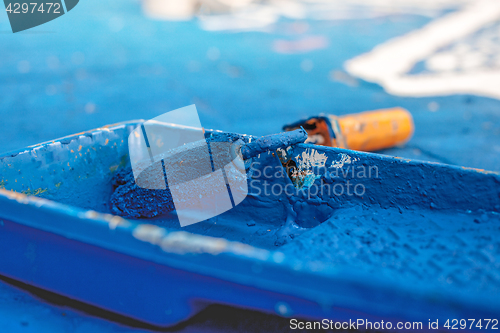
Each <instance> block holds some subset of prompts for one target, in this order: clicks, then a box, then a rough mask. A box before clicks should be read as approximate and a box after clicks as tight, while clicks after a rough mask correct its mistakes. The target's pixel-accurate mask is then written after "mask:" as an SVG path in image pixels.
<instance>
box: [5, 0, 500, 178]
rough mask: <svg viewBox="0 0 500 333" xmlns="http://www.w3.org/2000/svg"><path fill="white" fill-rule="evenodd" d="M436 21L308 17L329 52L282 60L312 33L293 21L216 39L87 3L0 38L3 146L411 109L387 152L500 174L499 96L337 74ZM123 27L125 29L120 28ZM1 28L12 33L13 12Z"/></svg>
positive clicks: (254, 130)
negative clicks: (23, 69)
mask: <svg viewBox="0 0 500 333" xmlns="http://www.w3.org/2000/svg"><path fill="white" fill-rule="evenodd" d="M96 8H99V10H96ZM428 21H429V19H428V18H424V17H420V16H408V15H407V16H395V17H391V18H390V19H378V20H352V21H345V22H341V23H339V22H334V23H331V22H308V24H309V26H310V28H309V31H307V33H306V35H322V36H324V37H325V38H326V39H327V40H328V41H329V47H328V48H326V49H323V50H317V51H314V52H310V53H306V54H295V55H284V54H278V53H275V52H273V51H272V43H273V41H275V40H276V39H287V40H294V39H297V38H302V36H303V35H296V34H294V33H293V32H292V29H291V27H292V23H293V22H291V21H287V20H282V21H280V22H279V23H277V24H276V26H275V27H274V30H273V32H272V33H261V32H248V33H238V34H228V33H221V32H220V33H212V32H205V31H201V30H200V29H199V27H198V25H197V23H196V22H160V21H153V20H148V19H146V18H145V17H144V16H143V15H142V14H141V8H140V3H139V2H137V1H132V0H130V1H123V0H119V1H118V0H113V1H104V2H103V1H96V0H88V1H85V2H81V3H79V5H78V6H77V7H75V10H72V11H71V12H70V13H68V15H64V16H62V17H61V18H59V19H57V20H54V21H53V22H50V23H48V24H45V25H43V27H39V28H36V29H35V30H33V31H32V32H29V31H27V32H25V33H20V34H12V33H10V32H9V33H4V34H2V45H1V46H0V47H1V50H2V54H3V61H2V63H1V64H0V78H1V80H0V90H1V91H2V98H1V99H0V115H1V116H2V120H3V121H2V123H1V124H0V126H1V127H0V135H1V137H0V138H1V139H2V147H1V150H3V151H9V150H13V149H20V148H22V147H25V146H27V145H32V144H36V143H39V142H43V141H46V140H51V139H53V138H55V137H61V136H64V135H70V134H72V133H77V132H80V131H85V130H88V129H89V128H96V127H99V126H103V125H105V124H110V123H116V122H120V121H124V120H129V119H138V118H143V119H151V118H153V117H155V116H158V115H160V114H162V113H164V112H166V111H169V110H173V109H176V108H179V107H182V106H185V105H189V104H192V103H195V104H196V105H197V108H198V111H199V113H200V118H201V122H202V124H204V126H206V127H207V128H216V129H221V130H224V131H229V132H236V133H247V134H253V135H266V134H271V133H277V132H279V131H280V130H281V128H282V126H283V125H284V124H288V123H291V122H293V121H296V120H298V119H302V118H305V117H307V116H313V115H318V114H319V113H321V112H326V113H336V114H347V113H353V112H359V111H364V110H372V109H377V108H386V107H394V106H402V107H405V108H407V109H408V110H410V112H411V113H412V115H413V117H414V119H415V127H416V132H415V136H414V138H413V140H412V141H411V142H410V143H409V144H408V145H407V148H406V149H401V148H398V149H394V150H388V151H387V153H389V154H394V155H397V156H403V157H408V158H418V159H422V160H433V161H440V162H445V163H451V164H456V165H463V166H469V167H476V168H482V169H487V170H499V168H498V165H500V163H499V162H500V160H499V157H498V156H499V154H498V151H497V150H498V149H499V148H498V146H500V139H499V134H500V129H499V127H498V124H500V121H499V120H500V119H499V114H498V112H497V110H498V108H499V107H500V102H498V101H497V100H493V99H488V98H480V97H475V96H449V97H436V98H401V97H394V96H391V95H389V94H387V93H385V92H384V91H383V90H382V89H381V88H380V87H378V86H376V85H373V84H368V83H364V82H358V81H356V80H354V83H353V84H354V86H349V85H346V84H345V83H343V82H338V81H332V80H331V79H330V72H331V71H334V70H342V66H343V63H344V61H346V60H348V59H350V58H352V57H354V56H356V55H359V54H361V53H363V52H367V51H369V50H370V49H372V48H373V47H374V46H376V45H378V44H380V43H381V42H383V41H386V40H388V39H389V38H392V37H395V36H398V35H402V34H405V33H407V32H409V31H411V30H413V29H415V28H418V27H421V26H423V25H425V24H426V23H428ZM117 24H118V26H120V25H121V24H122V25H123V28H122V29H121V30H120V31H118V32H115V30H116V25H117ZM0 30H1V31H4V32H7V31H9V30H10V28H9V26H8V21H7V17H6V15H5V13H4V12H2V13H0ZM44 32H46V33H44ZM211 47H217V48H218V49H219V50H220V53H221V56H220V58H219V59H218V60H216V61H211V60H209V59H208V58H207V51H208V50H209V48H211ZM54 57H56V58H57V59H58V60H59V65H57V61H55V60H54V59H55V58H54ZM304 59H309V60H311V61H312V62H313V63H314V68H313V69H312V70H311V71H310V72H303V71H302V70H301V69H300V63H301V62H302V61H303V60H304ZM21 61H28V62H29V64H30V68H31V70H30V72H28V73H20V72H19V70H18V67H19V62H21ZM54 61H55V64H54ZM430 102H437V103H438V104H439V110H438V111H437V112H430V111H429V108H428V104H429V103H430ZM49 119H50V121H49ZM40 124H43V126H41V125H40Z"/></svg>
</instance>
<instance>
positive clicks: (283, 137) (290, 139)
mask: <svg viewBox="0 0 500 333" xmlns="http://www.w3.org/2000/svg"><path fill="white" fill-rule="evenodd" d="M306 139H307V133H306V131H305V130H304V129H303V128H301V129H297V130H294V131H290V132H284V133H279V134H272V135H267V136H263V137H261V138H256V139H254V140H253V141H252V142H250V143H247V144H246V145H244V146H243V147H241V154H242V156H243V158H244V159H249V158H252V157H255V156H257V155H259V154H262V153H265V152H268V151H275V150H277V149H280V148H281V149H284V148H287V147H290V146H292V145H294V144H297V143H302V142H304V141H306Z"/></svg>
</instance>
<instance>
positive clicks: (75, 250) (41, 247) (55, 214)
mask: <svg viewBox="0 0 500 333" xmlns="http://www.w3.org/2000/svg"><path fill="white" fill-rule="evenodd" d="M135 125H136V123H130V124H120V125H116V126H113V127H109V128H105V129H102V130H95V131H91V132H87V133H83V134H81V135H77V136H74V137H68V138H65V139H62V140H58V141H55V142H54V143H52V142H49V143H46V144H41V145H39V146H35V147H32V148H29V149H27V150H22V151H19V152H16V153H13V154H9V155H4V156H3V157H0V175H1V180H0V181H1V184H2V187H4V188H5V189H6V190H7V191H2V192H1V193H0V219H1V220H2V221H3V226H1V227H0V228H2V230H3V232H2V233H0V238H1V239H0V250H1V251H2V253H4V254H5V255H4V256H2V257H0V271H1V273H2V274H3V275H7V276H10V277H13V278H16V279H19V280H21V281H24V282H27V283H30V284H33V285H35V286H39V287H43V288H47V289H49V290H53V291H56V292H58V293H61V294H63V295H66V296H69V297H72V298H75V299H77V300H81V301H84V302H88V303H91V304H96V305H98V306H100V307H103V308H105V309H108V310H111V311H114V312H117V313H120V314H123V315H127V316H131V317H133V318H137V319H140V320H143V321H146V322H149V323H153V324H156V325H172V324H174V323H176V322H179V321H180V320H184V319H186V318H188V317H189V316H192V315H193V314H194V313H196V312H197V311H199V310H200V309H201V308H203V307H204V306H206V305H207V304H210V303H224V304H230V305H233V306H239V307H244V308H253V309H259V310H261V311H264V312H268V313H276V305H277V304H283V303H286V304H287V305H288V307H289V308H290V309H291V311H292V312H293V314H294V316H306V317H310V318H318V319H322V318H332V319H338V320H343V319H355V318H357V317H358V316H362V317H363V318H364V317H365V315H366V316H367V317H368V318H375V317H378V318H384V319H394V318H397V319H405V320H422V321H424V322H426V321H427V319H428V318H439V319H444V318H465V317H467V318H479V317H483V318H485V317H496V316H498V309H499V308H500V304H499V302H500V300H499V298H498V297H497V295H498V294H499V292H500V290H499V289H498V288H499V287H498V286H499V285H500V283H496V282H495V281H497V279H498V277H499V276H500V274H499V273H498V272H499V271H500V267H499V266H498V262H500V258H499V253H500V252H499V251H498V244H497V242H496V239H498V236H499V233H500V229H499V228H498V225H499V210H500V197H499V195H500V187H499V186H498V185H499V184H500V176H499V175H498V174H497V173H493V172H484V171H479V170H474V169H467V168H459V167H451V166H447V165H442V164H431V163H425V162H418V161H409V160H404V159H398V158H391V157H388V156H383V155H377V154H368V153H362V152H353V151H348V150H342V149H336V148H328V147H320V146H313V145H309V144H297V145H295V146H294V147H292V148H291V149H289V150H288V153H289V156H291V157H290V159H291V160H294V162H295V163H296V164H297V165H300V162H301V161H300V158H298V157H299V156H312V157H314V156H316V157H315V158H316V160H315V161H313V162H314V163H311V165H313V166H312V167H311V170H312V172H313V173H314V174H315V175H317V176H319V177H318V178H317V179H316V181H315V183H314V184H312V185H311V186H310V187H309V189H312V188H314V186H316V185H318V184H321V182H323V185H322V186H325V184H343V185H344V186H346V185H347V182H352V183H355V182H362V183H363V184H364V186H365V188H366V192H365V193H364V194H363V195H362V196H357V195H352V196H348V195H344V196H336V195H331V194H327V193H318V194H317V195H310V196H309V195H307V192H304V191H299V192H297V194H296V195H293V196H287V195H285V194H281V195H275V194H272V193H269V194H266V193H265V192H263V190H264V188H265V186H264V181H265V180H268V181H269V184H267V185H268V186H272V185H274V184H281V185H282V186H286V185H287V184H289V185H291V186H292V187H293V188H295V189H297V188H296V187H295V186H294V185H293V183H292V181H291V179H290V178H289V176H288V175H287V173H286V172H284V171H283V170H284V169H283V166H282V164H281V161H280V159H279V158H278V156H277V155H276V154H273V153H271V152H269V153H263V154H261V155H260V156H257V157H254V158H252V162H259V163H260V164H257V165H260V166H271V167H275V168H276V170H281V175H282V176H280V175H279V174H274V176H273V177H271V178H266V177H264V174H263V172H264V170H263V169H262V168H260V169H259V167H255V168H253V170H251V172H250V171H249V172H250V174H249V175H250V176H251V177H252V178H251V180H258V181H260V182H258V183H257V185H256V186H255V187H253V188H252V187H251V192H250V194H249V196H248V197H247V199H245V201H243V202H242V203H241V204H240V205H239V206H237V207H236V208H235V209H233V210H231V211H228V212H226V213H224V214H222V215H221V216H219V217H217V218H214V219H211V220H208V221H204V222H201V223H198V224H195V225H192V226H189V227H186V228H184V229H183V230H182V231H178V229H179V227H178V226H177V224H176V219H175V216H169V215H168V214H167V215H163V216H158V217H156V218H154V219H141V220H135V221H131V220H124V219H121V218H119V217H116V216H112V215H106V214H105V213H107V212H109V206H108V205H107V203H108V200H109V197H110V196H111V193H112V191H113V184H112V178H113V175H115V174H116V172H118V170H120V168H123V167H126V164H127V163H126V161H127V158H126V157H127V147H126V138H127V136H128V134H129V133H130V132H131V130H132V129H133V128H134V126H135ZM213 134H214V135H216V136H219V138H221V137H224V136H226V137H227V138H234V137H236V136H237V135H234V134H231V135H226V134H225V133H221V132H213ZM241 138H244V139H245V140H249V139H252V140H253V138H251V137H248V136H241ZM228 140H230V139H228ZM80 154H81V155H80ZM323 155H324V156H325V157H326V162H325V163H324V166H325V167H324V168H321V167H320V166H321V165H320V164H321V163H319V164H318V161H325V160H324V159H322V158H321V157H322V156H323ZM347 157H349V158H347ZM301 158H302V157H301ZM68 163H69V166H68ZM353 166H367V167H369V166H377V168H378V172H377V173H373V175H372V177H370V178H368V177H365V178H362V177H360V175H359V173H358V171H359V170H358V169H356V172H354V173H353V172H352V170H353V168H352V167H353ZM63 168H64V171H62V170H63ZM337 170H338V173H337ZM259 171H260V174H259ZM338 175H341V177H340V176H338ZM15 180H17V182H16V181H15ZM10 189H12V190H15V191H19V192H21V191H24V192H25V193H27V194H36V196H38V197H42V198H45V199H41V198H37V197H33V196H31V197H30V196H25V195H22V194H17V193H15V192H10V191H8V190H10ZM258 190H261V193H260V194H258V193H257V191H258ZM297 190H298V189H297ZM47 199H48V200H47ZM88 209H92V210H93V211H89V210H88ZM95 211H97V212H95ZM98 212H100V213H98ZM103 213H104V214H103ZM207 236H210V237H207ZM103 267H106V269H102V268H103ZM118 277H119V278H118ZM166 281H168V283H166ZM492 281H493V283H492ZM138 295H141V296H140V297H139V296H138ZM166 295H168V296H166ZM144 299H147V301H144ZM409 302H411V306H408V304H409ZM166 313H168V315H166ZM360 313H362V315H359V314H360Z"/></svg>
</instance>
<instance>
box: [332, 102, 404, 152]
mask: <svg viewBox="0 0 500 333" xmlns="http://www.w3.org/2000/svg"><path fill="white" fill-rule="evenodd" d="M328 118H330V121H331V123H332V127H333V130H334V132H335V134H336V137H337V139H332V145H333V146H336V147H340V148H347V149H352V150H362V151H375V150H380V149H384V148H389V147H393V146H397V145H400V144H402V143H405V142H407V141H408V140H409V139H410V138H411V136H412V135H413V131H414V125H413V118H412V116H411V114H410V112H408V111H407V110H405V109H403V108H399V107H398V108H392V109H382V110H376V111H366V112H361V113H355V114H350V115H346V116H339V117H336V116H333V115H329V116H328Z"/></svg>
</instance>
